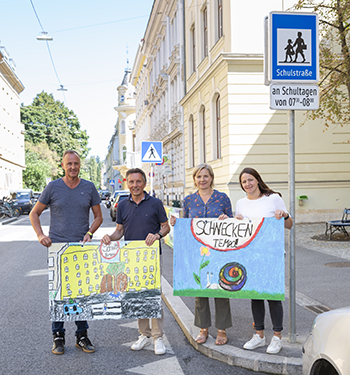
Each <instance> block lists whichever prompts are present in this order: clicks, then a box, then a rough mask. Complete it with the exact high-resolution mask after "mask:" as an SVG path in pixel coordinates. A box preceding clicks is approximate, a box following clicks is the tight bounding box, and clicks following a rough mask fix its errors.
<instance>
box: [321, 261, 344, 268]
mask: <svg viewBox="0 0 350 375" xmlns="http://www.w3.org/2000/svg"><path fill="white" fill-rule="evenodd" d="M325 266H326V267H338V268H339V267H350V262H333V263H326V264H325Z"/></svg>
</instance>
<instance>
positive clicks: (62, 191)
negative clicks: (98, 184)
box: [39, 178, 101, 243]
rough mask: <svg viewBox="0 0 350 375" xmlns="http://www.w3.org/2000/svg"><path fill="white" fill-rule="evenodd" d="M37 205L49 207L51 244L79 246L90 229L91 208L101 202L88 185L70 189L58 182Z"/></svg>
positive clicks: (46, 190) (86, 183) (52, 184)
mask: <svg viewBox="0 0 350 375" xmlns="http://www.w3.org/2000/svg"><path fill="white" fill-rule="evenodd" d="M39 202H41V203H43V204H46V205H47V204H49V205H50V231H49V237H50V238H51V241H52V242H53V243H56V242H79V241H82V240H83V238H84V236H85V234H86V232H87V231H88V230H89V227H90V225H89V212H90V207H92V206H96V205H97V204H100V203H101V198H100V197H99V195H98V192H97V190H96V188H95V185H94V184H93V183H92V182H90V181H86V180H83V179H81V181H80V183H79V185H78V186H77V187H75V188H74V189H71V188H69V187H68V186H67V185H66V184H65V183H64V182H63V180H62V178H59V179H58V180H55V181H52V182H50V183H49V184H48V185H47V186H46V188H45V189H44V191H43V192H42V194H41V195H40V198H39Z"/></svg>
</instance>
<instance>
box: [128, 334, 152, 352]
mask: <svg viewBox="0 0 350 375" xmlns="http://www.w3.org/2000/svg"><path fill="white" fill-rule="evenodd" d="M150 343H151V340H150V339H149V338H148V337H147V336H144V335H141V336H139V339H138V340H137V341H135V342H134V343H133V344H132V345H131V350H141V349H143V348H144V347H145V346H147V345H150Z"/></svg>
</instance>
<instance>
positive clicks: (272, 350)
mask: <svg viewBox="0 0 350 375" xmlns="http://www.w3.org/2000/svg"><path fill="white" fill-rule="evenodd" d="M281 349H282V340H281V339H280V338H279V337H277V336H273V337H272V340H271V342H270V345H269V346H268V347H267V349H266V353H269V354H277V353H279V352H280V350H281Z"/></svg>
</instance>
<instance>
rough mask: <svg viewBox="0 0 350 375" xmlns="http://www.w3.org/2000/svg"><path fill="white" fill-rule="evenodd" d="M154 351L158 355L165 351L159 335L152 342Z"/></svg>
mask: <svg viewBox="0 0 350 375" xmlns="http://www.w3.org/2000/svg"><path fill="white" fill-rule="evenodd" d="M154 353H155V354H158V355H162V354H165V353H166V347H165V345H164V343H163V339H162V338H161V337H159V338H157V340H156V341H155V342H154Z"/></svg>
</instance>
